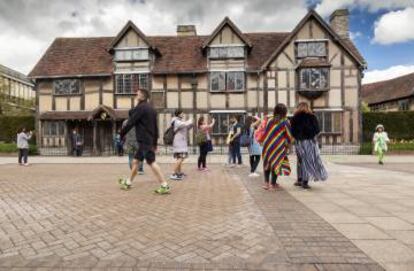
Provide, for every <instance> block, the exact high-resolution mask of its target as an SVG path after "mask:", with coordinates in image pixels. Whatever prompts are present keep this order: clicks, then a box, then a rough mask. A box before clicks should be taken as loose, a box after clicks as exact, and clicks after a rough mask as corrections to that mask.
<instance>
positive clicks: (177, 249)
mask: <svg viewBox="0 0 414 271" xmlns="http://www.w3.org/2000/svg"><path fill="white" fill-rule="evenodd" d="M192 159H194V158H193V157H192ZM210 159H211V160H213V161H215V162H217V163H215V164H213V165H212V166H211V168H210V169H211V171H210V172H207V173H198V172H197V171H196V169H195V165H194V164H193V163H191V162H193V160H191V161H189V163H188V164H186V165H185V167H184V169H185V171H186V173H187V174H188V175H189V176H188V177H187V179H186V180H185V181H182V182H174V183H172V184H171V186H172V194H171V195H165V196H159V195H155V194H153V193H152V192H151V191H152V190H153V189H154V188H155V187H156V185H157V184H156V183H155V181H154V180H153V178H152V174H151V173H150V172H149V171H148V172H147V174H146V175H145V176H142V177H141V176H140V177H139V178H138V179H137V180H136V182H135V183H134V188H133V189H132V190H131V191H122V190H120V189H119V188H118V186H117V185H116V179H117V178H118V177H119V176H120V175H124V174H125V173H126V170H127V166H126V164H125V163H124V162H125V161H126V158H125V157H123V158H118V157H108V158H80V159H76V158H75V159H74V158H65V157H62V158H52V157H50V158H49V157H33V158H31V161H32V162H33V164H32V166H30V167H19V166H17V165H15V164H13V163H14V162H15V161H14V160H15V158H14V157H10V158H0V270H309V271H317V270H318V271H321V270H384V269H385V270H407V271H408V270H414V211H413V210H412V209H413V207H414V198H413V195H414V178H413V177H414V172H412V171H411V169H410V168H414V157H411V156H409V157H401V156H396V157H389V158H388V160H387V162H389V163H387V164H386V165H385V167H383V168H381V167H379V166H377V165H376V164H375V163H374V158H373V157H366V156H345V157H340V156H331V157H325V160H326V161H327V166H328V169H329V174H330V178H329V180H328V181H327V182H326V183H317V184H314V185H313V188H312V190H311V191H304V190H301V189H299V188H296V187H294V186H293V185H292V184H293V181H294V176H292V177H284V178H281V180H280V184H281V185H282V187H283V189H281V190H280V191H274V192H267V191H264V190H263V189H262V188H261V178H256V179H251V178H248V177H247V174H246V173H247V171H248V169H247V167H246V168H242V169H229V168H225V167H223V166H222V165H221V164H220V163H219V162H220V161H222V160H224V159H225V157H220V156H218V157H211V158H210ZM160 161H161V162H162V168H163V170H164V172H165V173H166V174H167V173H169V172H170V171H171V164H170V162H171V160H170V158H167V157H161V158H160ZM402 163H403V164H405V165H406V168H407V170H405V171H404V172H401V164H402Z"/></svg>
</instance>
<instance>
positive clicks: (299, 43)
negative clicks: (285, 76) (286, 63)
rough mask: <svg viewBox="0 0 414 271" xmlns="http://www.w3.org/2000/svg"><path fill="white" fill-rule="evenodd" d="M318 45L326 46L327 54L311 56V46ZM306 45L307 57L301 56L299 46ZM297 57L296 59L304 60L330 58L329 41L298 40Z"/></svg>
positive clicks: (296, 46)
mask: <svg viewBox="0 0 414 271" xmlns="http://www.w3.org/2000/svg"><path fill="white" fill-rule="evenodd" d="M317 43H321V44H324V48H325V53H324V54H323V55H320V54H319V55H318V54H314V55H312V54H309V44H317ZM304 44H306V55H305V56H302V55H299V46H300V45H304ZM295 56H296V59H303V58H307V57H316V58H326V57H328V40H325V39H323V40H297V41H295Z"/></svg>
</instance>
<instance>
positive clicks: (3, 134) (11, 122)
mask: <svg viewBox="0 0 414 271" xmlns="http://www.w3.org/2000/svg"><path fill="white" fill-rule="evenodd" d="M23 127H25V128H26V130H27V131H30V130H32V131H33V130H34V127H35V118H34V116H0V142H1V141H3V142H8V143H11V142H15V141H16V134H17V131H18V130H19V129H21V128H23ZM34 142H35V138H34V136H33V137H32V139H31V140H30V143H34Z"/></svg>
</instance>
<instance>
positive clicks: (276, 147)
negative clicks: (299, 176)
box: [263, 104, 292, 190]
mask: <svg viewBox="0 0 414 271" xmlns="http://www.w3.org/2000/svg"><path fill="white" fill-rule="evenodd" d="M286 115H287V108H286V105H284V104H278V105H276V107H275V108H274V111H273V117H271V118H270V119H269V120H268V123H267V126H266V130H265V133H264V135H263V137H264V140H263V169H264V177H265V179H264V181H265V184H264V186H263V188H264V189H266V190H269V189H272V190H275V189H277V188H278V187H279V185H278V184H277V182H276V181H277V177H278V176H280V175H286V176H287V175H290V171H291V170H290V164H289V159H288V150H289V145H290V144H291V143H292V135H291V129H290V124H289V120H288V119H287V117H286ZM270 177H271V178H272V183H271V186H270V184H269V182H270V180H269V179H270Z"/></svg>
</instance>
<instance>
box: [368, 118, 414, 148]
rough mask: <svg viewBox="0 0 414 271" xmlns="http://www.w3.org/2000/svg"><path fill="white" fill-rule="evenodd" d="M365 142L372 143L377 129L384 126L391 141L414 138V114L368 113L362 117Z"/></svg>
mask: <svg viewBox="0 0 414 271" xmlns="http://www.w3.org/2000/svg"><path fill="white" fill-rule="evenodd" d="M362 120H363V124H362V127H363V142H371V140H372V136H373V135H374V132H375V127H376V126H377V125H378V124H382V125H384V127H385V130H386V131H387V133H388V136H389V137H390V139H394V140H401V139H404V140H412V139H413V138H414V129H413V128H414V112H412V111H404V112H366V113H363V115H362Z"/></svg>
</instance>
